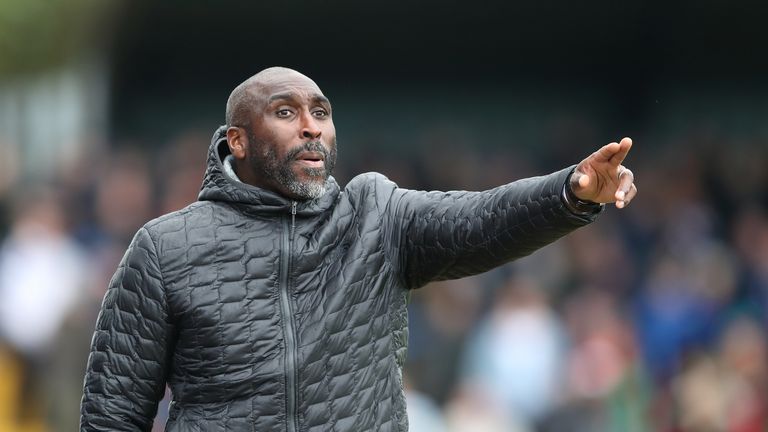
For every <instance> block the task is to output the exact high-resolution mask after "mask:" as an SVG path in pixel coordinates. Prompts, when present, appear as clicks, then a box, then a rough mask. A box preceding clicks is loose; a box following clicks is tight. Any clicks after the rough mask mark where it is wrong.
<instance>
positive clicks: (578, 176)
mask: <svg viewBox="0 0 768 432" xmlns="http://www.w3.org/2000/svg"><path fill="white" fill-rule="evenodd" d="M589 183H590V180H589V176H588V175H586V174H584V173H582V172H580V171H574V172H573V174H572V175H571V189H572V190H576V189H584V188H586V187H587V186H589Z"/></svg>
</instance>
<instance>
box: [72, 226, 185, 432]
mask: <svg viewBox="0 0 768 432" xmlns="http://www.w3.org/2000/svg"><path fill="white" fill-rule="evenodd" d="M172 335H173V327H172V324H171V321H170V318H169V313H168V304H167V302H166V297H165V292H164V287H163V278H162V275H161V272H160V266H159V263H158V256H157V251H156V250H155V245H154V242H153V241H152V238H151V237H150V235H149V232H148V231H147V229H146V228H142V229H141V230H140V231H139V232H138V233H137V234H136V236H135V237H134V238H133V241H132V242H131V245H130V246H129V247H128V250H127V252H126V253H125V256H124V257H123V260H122V261H121V263H120V265H119V267H118V268H117V271H116V272H115V275H114V276H113V277H112V280H111V282H110V284H109V288H108V289H107V293H106V295H105V296H104V302H103V304H102V306H101V311H100V313H99V317H98V319H97V321H96V331H95V332H94V334H93V340H92V342H91V352H90V356H89V358H88V365H87V370H86V374H85V384H84V392H83V399H82V402H81V405H80V431H81V432H85V431H97V430H98V431H149V430H150V429H151V427H152V423H153V421H154V417H155V414H156V412H157V404H158V401H159V400H160V399H161V398H162V396H163V393H164V390H165V379H166V374H167V372H168V368H169V363H170V355H171V353H172V350H173V348H172V343H173V336H172Z"/></svg>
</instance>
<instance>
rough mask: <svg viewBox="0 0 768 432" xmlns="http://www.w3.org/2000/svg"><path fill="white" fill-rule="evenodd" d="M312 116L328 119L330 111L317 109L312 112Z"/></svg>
mask: <svg viewBox="0 0 768 432" xmlns="http://www.w3.org/2000/svg"><path fill="white" fill-rule="evenodd" d="M312 115H313V116H315V117H317V118H325V117H328V111H326V110H324V109H317V110H314V111H312Z"/></svg>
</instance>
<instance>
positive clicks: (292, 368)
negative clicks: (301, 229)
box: [279, 201, 299, 432]
mask: <svg viewBox="0 0 768 432" xmlns="http://www.w3.org/2000/svg"><path fill="white" fill-rule="evenodd" d="M295 228H296V201H292V203H291V223H290V226H289V225H288V218H287V217H283V235H282V238H281V241H280V243H281V244H280V286H279V289H280V311H281V313H282V314H283V333H284V338H285V399H286V400H285V409H286V423H287V430H288V432H297V431H298V430H299V427H298V422H299V418H298V415H297V407H296V405H297V399H298V385H297V383H296V381H297V378H296V357H297V346H296V323H295V322H294V316H293V308H292V307H291V297H290V265H291V262H290V260H291V249H292V246H293V232H294V230H295Z"/></svg>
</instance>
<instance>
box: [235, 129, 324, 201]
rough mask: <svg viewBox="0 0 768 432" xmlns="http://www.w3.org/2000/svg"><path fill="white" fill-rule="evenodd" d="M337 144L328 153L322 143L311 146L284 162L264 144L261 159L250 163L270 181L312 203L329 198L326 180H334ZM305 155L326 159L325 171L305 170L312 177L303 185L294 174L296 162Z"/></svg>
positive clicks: (319, 169)
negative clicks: (331, 178) (292, 164)
mask: <svg viewBox="0 0 768 432" xmlns="http://www.w3.org/2000/svg"><path fill="white" fill-rule="evenodd" d="M249 140H250V138H249ZM251 142H253V143H256V142H257V141H255V140H251ZM333 144H334V145H333V147H332V149H331V150H330V151H328V150H326V148H325V146H323V145H322V144H321V143H320V142H317V141H313V142H308V143H305V144H304V145H303V146H300V147H296V148H294V149H292V150H291V151H289V152H288V154H287V155H286V157H285V159H283V160H282V161H281V160H279V159H278V158H277V154H276V153H275V150H274V148H272V147H271V146H268V145H265V144H264V143H258V145H259V146H260V147H261V152H260V153H261V155H260V156H261V157H252V158H249V159H250V163H251V165H252V166H253V167H254V168H255V169H257V170H260V171H261V172H263V173H264V174H265V176H266V177H267V178H270V179H272V180H273V181H275V182H276V183H277V184H279V185H282V186H283V187H285V188H286V189H287V190H288V191H289V192H290V193H291V194H293V195H295V196H296V197H297V198H298V199H300V200H312V199H317V198H320V197H321V196H323V195H324V194H325V191H326V180H327V179H328V177H330V175H331V173H332V172H333V167H334V165H335V164H336V146H335V143H333ZM302 151H316V152H319V153H322V154H323V156H324V159H325V168H302V170H303V172H304V174H305V175H306V176H307V177H309V178H308V179H306V180H303V181H302V180H300V179H299V178H298V177H297V176H296V174H295V173H294V172H293V170H291V163H293V162H294V161H295V160H296V156H297V155H298V154H299V153H301V152H302ZM251 154H253V153H251Z"/></svg>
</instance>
